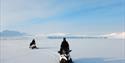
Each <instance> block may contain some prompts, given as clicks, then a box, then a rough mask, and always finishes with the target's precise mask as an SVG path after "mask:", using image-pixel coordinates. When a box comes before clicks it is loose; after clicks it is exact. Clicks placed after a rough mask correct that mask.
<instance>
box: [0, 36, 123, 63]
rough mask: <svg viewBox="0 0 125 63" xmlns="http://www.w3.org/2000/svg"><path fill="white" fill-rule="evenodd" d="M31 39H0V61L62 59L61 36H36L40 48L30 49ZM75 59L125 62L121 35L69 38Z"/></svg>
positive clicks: (95, 62)
mask: <svg viewBox="0 0 125 63" xmlns="http://www.w3.org/2000/svg"><path fill="white" fill-rule="evenodd" d="M31 40H32V39H27V40H26V39H25V40H0V63H59V55H58V53H57V51H58V50H59V48H60V44H61V41H62V39H45V38H44V39H36V43H37V46H38V47H39V49H36V50H35V49H34V50H31V49H29V43H30V42H31ZM67 41H68V42H69V44H70V48H71V49H72V52H71V57H72V59H73V61H74V63H125V49H124V48H125V42H124V40H121V39H67Z"/></svg>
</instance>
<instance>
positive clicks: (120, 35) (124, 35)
mask: <svg viewBox="0 0 125 63" xmlns="http://www.w3.org/2000/svg"><path fill="white" fill-rule="evenodd" d="M103 36H106V37H108V38H115V39H125V32H114V33H110V34H106V35H103Z"/></svg>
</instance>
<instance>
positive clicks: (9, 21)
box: [0, 0, 125, 34]
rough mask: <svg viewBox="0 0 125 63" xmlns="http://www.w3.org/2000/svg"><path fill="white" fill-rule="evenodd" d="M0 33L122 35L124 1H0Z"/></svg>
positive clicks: (124, 11) (124, 22)
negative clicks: (119, 33)
mask: <svg viewBox="0 0 125 63" xmlns="http://www.w3.org/2000/svg"><path fill="white" fill-rule="evenodd" d="M0 4H1V7H0V10H1V12H0V14H1V15H0V22H1V24H0V27H1V30H6V29H8V30H17V31H21V32H27V33H33V34H35V33H58V32H61V33H74V34H89V33H96V34H98V33H110V32H123V31H125V29H123V28H124V26H125V18H124V17H125V0H0Z"/></svg>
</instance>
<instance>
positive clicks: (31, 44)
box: [29, 39, 37, 49]
mask: <svg viewBox="0 0 125 63" xmlns="http://www.w3.org/2000/svg"><path fill="white" fill-rule="evenodd" d="M29 48H32V49H34V48H37V47H36V42H35V39H33V40H32V42H31V43H30V47H29Z"/></svg>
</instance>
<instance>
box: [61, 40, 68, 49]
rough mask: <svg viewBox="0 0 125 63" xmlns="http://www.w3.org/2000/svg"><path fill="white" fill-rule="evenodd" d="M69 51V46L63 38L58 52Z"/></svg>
mask: <svg viewBox="0 0 125 63" xmlns="http://www.w3.org/2000/svg"><path fill="white" fill-rule="evenodd" d="M62 50H64V51H69V44H68V42H67V41H66V39H65V38H64V39H63V41H62V43H61V48H60V51H62Z"/></svg>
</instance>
